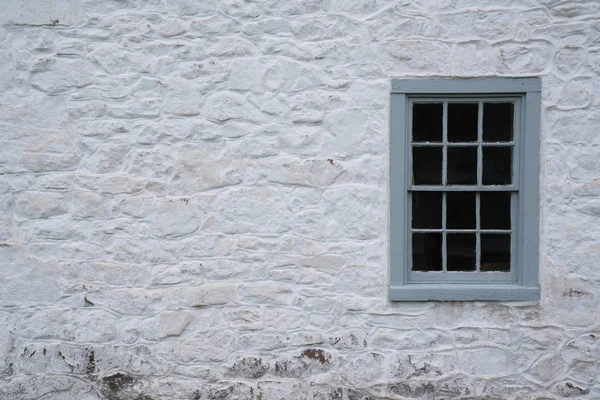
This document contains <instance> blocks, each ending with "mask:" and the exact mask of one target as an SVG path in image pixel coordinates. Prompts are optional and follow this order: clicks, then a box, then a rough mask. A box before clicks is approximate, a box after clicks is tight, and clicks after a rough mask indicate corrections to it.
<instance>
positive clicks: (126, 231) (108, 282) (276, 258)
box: [0, 0, 600, 400]
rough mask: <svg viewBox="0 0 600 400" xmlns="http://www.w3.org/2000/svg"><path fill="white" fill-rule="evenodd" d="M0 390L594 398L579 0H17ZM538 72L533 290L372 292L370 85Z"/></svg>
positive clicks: (0, 280)
mask: <svg viewBox="0 0 600 400" xmlns="http://www.w3.org/2000/svg"><path fill="white" fill-rule="evenodd" d="M2 3H3V4H2V8H3V9H2V12H1V13H0V14H1V16H0V23H1V24H2V25H1V28H0V50H1V51H0V93H1V95H0V243H1V244H0V321H1V329H0V398H1V399H3V400H4V399H8V400H12V399H45V400H46V399H65V400H67V399H69V400H70V399H81V400H92V399H109V400H125V399H129V400H134V399H137V400H150V399H154V400H156V399H196V400H197V399H262V400H268V399H347V400H357V399H388V398H392V399H401V398H410V399H434V398H435V399H458V398H465V399H466V398H468V399H560V398H565V397H571V396H572V397H575V398H586V399H599V398H600V373H599V371H600V325H599V324H600V265H599V260H600V241H599V240H598V238H599V237H600V179H598V176H599V175H600V82H599V77H600V23H599V19H600V3H598V1H595V0H588V1H584V0H580V1H576V0H568V1H566V0H565V1H558V0H411V1H409V0H395V1H383V0H364V1H359V0H355V1H344V0H308V1H304V0H264V1H254V2H250V1H244V0H226V1H216V0H210V1H209V0H201V1H200V0H198V1H191V0H137V1H136V0H120V1H115V0H80V1H77V0H69V1H60V0H36V1H34V0H27V1H24V0H15V1H9V0H4V1H2ZM406 76H541V77H542V78H543V80H542V82H543V110H542V126H543V132H542V136H543V137H542V143H543V144H542V149H541V151H542V160H543V163H542V166H541V171H542V176H541V180H542V201H541V213H542V221H543V224H542V226H541V237H542V241H541V243H540V247H541V255H542V262H541V266H540V268H541V281H542V290H543V291H542V300H541V301H540V302H539V303H533V304H532V303H488V302H474V303H473V302H467V303H433V302H432V303H396V304H392V303H390V302H388V301H387V295H386V286H387V279H388V257H387V246H388V234H387V223H388V220H387V206H388V204H387V199H388V186H389V178H390V177H389V159H388V158H389V136H390V132H389V123H388V118H389V112H388V109H389V99H390V96H389V91H390V80H391V78H393V77H406Z"/></svg>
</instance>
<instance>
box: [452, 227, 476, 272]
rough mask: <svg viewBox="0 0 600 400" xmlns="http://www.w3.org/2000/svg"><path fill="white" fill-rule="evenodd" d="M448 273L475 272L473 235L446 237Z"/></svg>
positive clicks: (462, 234)
mask: <svg viewBox="0 0 600 400" xmlns="http://www.w3.org/2000/svg"><path fill="white" fill-rule="evenodd" d="M446 242H447V245H448V247H447V257H448V264H447V266H446V267H447V270H448V271H475V234H474V233H449V234H448V235H446Z"/></svg>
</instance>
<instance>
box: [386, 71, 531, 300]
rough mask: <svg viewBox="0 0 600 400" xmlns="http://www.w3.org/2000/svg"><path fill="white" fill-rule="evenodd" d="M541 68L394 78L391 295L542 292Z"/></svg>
mask: <svg viewBox="0 0 600 400" xmlns="http://www.w3.org/2000/svg"><path fill="white" fill-rule="evenodd" d="M540 89H541V82H540V80H539V79H538V78H522V79H509V78H489V79H410V80H394V81H392V95H391V97H392V101H391V104H392V105H391V190H390V221H391V222H390V223H391V227H390V288H389V297H390V300H396V301H401V300H404V301H426V300H502V301H507V300H538V299H539V296H540V291H539V285H538V262H539V249H538V242H539V240H538V238H539V211H540V207H539V141H540Z"/></svg>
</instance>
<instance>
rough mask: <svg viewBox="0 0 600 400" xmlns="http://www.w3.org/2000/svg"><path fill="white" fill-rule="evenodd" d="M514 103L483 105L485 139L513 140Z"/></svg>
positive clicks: (496, 140)
mask: <svg viewBox="0 0 600 400" xmlns="http://www.w3.org/2000/svg"><path fill="white" fill-rule="evenodd" d="M513 112H514V105H513V103H485V104H484V105H483V141H484V142H510V141H511V140H513Z"/></svg>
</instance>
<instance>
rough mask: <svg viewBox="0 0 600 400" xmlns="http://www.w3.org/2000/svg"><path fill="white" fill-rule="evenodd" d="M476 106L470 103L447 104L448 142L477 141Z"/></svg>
mask: <svg viewBox="0 0 600 400" xmlns="http://www.w3.org/2000/svg"><path fill="white" fill-rule="evenodd" d="M477 110H478V105H477V104H476V103H475V104H470V103H449V104H448V141H449V142H476V141H477Z"/></svg>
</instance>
